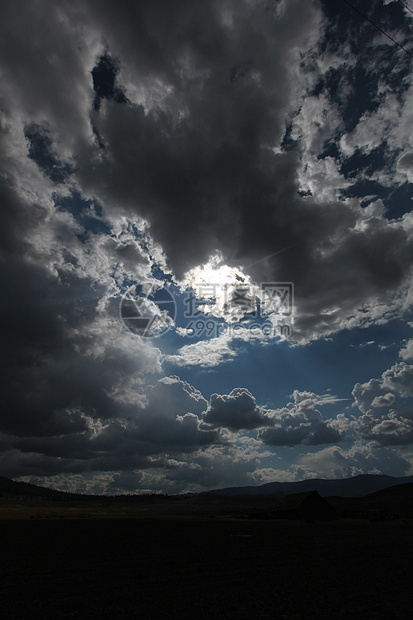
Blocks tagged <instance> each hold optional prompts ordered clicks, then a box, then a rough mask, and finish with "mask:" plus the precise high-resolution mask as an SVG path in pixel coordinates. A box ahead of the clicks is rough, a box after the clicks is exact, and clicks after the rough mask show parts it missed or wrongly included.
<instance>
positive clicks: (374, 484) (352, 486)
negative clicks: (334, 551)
mask: <svg viewBox="0 0 413 620" xmlns="http://www.w3.org/2000/svg"><path fill="white" fill-rule="evenodd" d="M407 482H413V476H404V477H399V478H394V477H393V476H385V475H376V474H361V475H359V476H354V477H353V478H343V479H334V480H330V479H324V478H310V479H307V480H301V481H299V482H268V483H267V484H261V485H260V486H254V487H252V486H248V487H228V488H225V489H215V490H213V491H209V493H213V494H215V495H226V496H235V495H272V494H274V495H279V496H284V495H290V494H291V493H305V492H308V491H318V493H319V494H320V495H321V497H330V496H331V495H341V496H342V497H357V496H359V497H361V496H362V495H367V494H368V493H373V492H374V491H380V490H381V489H385V488H387V487H391V486H395V485H397V484H405V483H407Z"/></svg>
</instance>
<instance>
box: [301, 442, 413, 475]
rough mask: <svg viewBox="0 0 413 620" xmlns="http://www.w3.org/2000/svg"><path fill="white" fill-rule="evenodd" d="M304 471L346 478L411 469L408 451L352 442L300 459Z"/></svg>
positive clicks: (403, 471) (404, 471)
mask: <svg viewBox="0 0 413 620" xmlns="http://www.w3.org/2000/svg"><path fill="white" fill-rule="evenodd" d="M300 465H301V467H302V468H303V470H304V472H305V474H306V475H307V476H308V475H318V476H322V477H325V478H350V477H351V476H357V475H359V474H382V473H384V474H387V475H390V476H406V475H409V474H410V472H411V471H412V466H413V460H412V455H411V454H405V453H402V452H399V453H398V452H395V451H394V450H390V449H389V448H380V447H379V446H378V445H377V444H376V443H375V442H369V443H361V442H359V443H355V444H354V445H353V446H352V447H351V448H348V449H346V448H343V447H340V446H329V447H328V448H324V449H323V450H319V451H318V452H316V453H309V454H306V455H304V456H302V457H301V458H300Z"/></svg>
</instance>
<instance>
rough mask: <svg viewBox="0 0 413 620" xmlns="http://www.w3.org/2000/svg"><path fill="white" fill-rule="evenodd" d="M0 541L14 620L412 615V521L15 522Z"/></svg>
mask: <svg viewBox="0 0 413 620" xmlns="http://www.w3.org/2000/svg"><path fill="white" fill-rule="evenodd" d="M0 540H1V555H0V558H1V564H0V615H1V617H2V618H7V620H9V619H12V618H18V619H23V618H45V619H47V618H53V619H60V618H76V619H78V618H80V619H83V618H87V619H89V618H99V619H106V618H108V619H109V618H111V619H113V618H131V619H132V618H139V619H150V620H152V619H157V618H165V619H166V618H168V619H180V620H181V619H189V618H190V619H194V620H198V619H207V618H208V620H210V619H221V618H235V619H238V618H239V619H241V618H242V619H245V620H247V619H248V620H252V619H254V620H255V619H264V618H271V619H282V618H288V619H298V618H311V619H313V618H314V619H317V620H318V619H324V618H325V619H327V618H328V619H329V620H331V619H333V618H334V619H342V618H352V619H354V618H363V620H368V619H380V618H383V619H384V618H386V619H391V620H393V619H395V618H406V619H407V618H410V617H411V612H412V607H413V606H412V590H413V587H412V561H413V553H412V552H413V526H412V524H411V522H410V523H409V522H406V523H403V522H402V521H397V522H388V523H368V522H361V521H360V522H358V521H335V522H329V523H309V524H302V523H300V522H287V521H248V520H236V519H225V518H224V519H214V518H210V519H208V518H198V519H197V518H180V519H178V518H150V519H143V518H140V519H62V520H58V519H47V520H36V519H34V520H12V519H11V520H3V521H0ZM1 608H2V609H1Z"/></svg>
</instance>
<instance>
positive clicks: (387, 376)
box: [352, 362, 413, 446]
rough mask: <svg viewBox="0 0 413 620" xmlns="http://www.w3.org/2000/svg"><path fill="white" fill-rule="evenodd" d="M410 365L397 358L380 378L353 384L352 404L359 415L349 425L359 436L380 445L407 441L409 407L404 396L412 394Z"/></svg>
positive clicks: (411, 436)
mask: <svg viewBox="0 0 413 620" xmlns="http://www.w3.org/2000/svg"><path fill="white" fill-rule="evenodd" d="M412 377H413V366H410V365H408V364H406V363H405V362H400V363H397V364H394V365H393V366H392V367H391V368H389V369H388V370H386V371H385V372H383V374H382V376H381V378H380V379H370V381H368V382H366V383H363V384H360V383H357V384H356V385H355V386H354V390H353V396H354V405H355V406H356V407H358V408H359V409H360V411H361V412H362V415H361V416H360V417H359V418H357V419H355V420H354V421H353V423H352V427H353V429H354V431H355V433H356V434H358V435H359V436H360V437H362V438H363V439H367V440H375V441H377V442H379V443H380V444H381V445H384V446H386V445H407V444H410V443H411V442H412V441H413V407H412V406H411V405H410V404H406V402H404V399H406V398H407V397H410V396H412V394H413V392H412V385H413V384H412Z"/></svg>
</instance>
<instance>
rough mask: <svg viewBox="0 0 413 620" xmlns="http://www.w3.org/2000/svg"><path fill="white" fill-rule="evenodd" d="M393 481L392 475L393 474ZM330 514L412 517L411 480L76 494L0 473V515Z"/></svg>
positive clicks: (283, 516) (293, 516) (302, 517)
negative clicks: (343, 487) (334, 490)
mask: <svg viewBox="0 0 413 620" xmlns="http://www.w3.org/2000/svg"><path fill="white" fill-rule="evenodd" d="M393 480H395V479H393ZM148 517H149V518H152V517H176V518H178V517H179V518H182V517H185V518H186V517H191V518H223V519H226V518H236V519H273V520H274V519H288V520H291V519H300V520H304V521H316V520H320V521H327V520H331V519H336V518H342V519H343V518H344V519H345V518H349V519H354V518H355V519H368V520H369V521H374V520H391V519H398V518H402V519H403V518H407V519H413V483H412V482H409V483H406V484H401V485H397V486H391V487H387V488H386V489H382V490H380V491H376V492H374V493H371V494H368V495H365V496H362V497H357V496H356V497H345V496H337V495H336V496H331V497H328V498H326V497H324V498H323V497H322V496H321V494H320V493H319V492H318V491H317V489H312V490H310V491H305V492H302V493H293V494H288V495H286V496H283V497H282V496H278V495H274V494H270V495H263V494H259V495H234V496H225V495H219V494H214V493H211V494H199V495H171V496H168V495H162V494H142V495H116V496H103V495H81V494H75V493H66V492H62V491H56V490H52V489H47V488H44V487H38V486H36V485H33V484H28V483H25V482H16V481H13V480H9V479H8V478H0V519H28V518H29V519H44V518H47V519H57V518H59V519H62V518H72V519H77V518H148Z"/></svg>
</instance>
